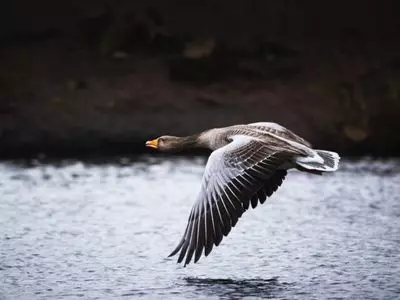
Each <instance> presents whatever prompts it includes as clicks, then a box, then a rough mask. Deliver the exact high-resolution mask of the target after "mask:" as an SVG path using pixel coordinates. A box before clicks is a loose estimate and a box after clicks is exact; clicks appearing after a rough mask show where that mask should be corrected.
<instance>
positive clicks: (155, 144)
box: [146, 139, 158, 149]
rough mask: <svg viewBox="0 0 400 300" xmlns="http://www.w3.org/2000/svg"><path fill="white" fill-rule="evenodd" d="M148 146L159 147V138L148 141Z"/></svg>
mask: <svg viewBox="0 0 400 300" xmlns="http://www.w3.org/2000/svg"><path fill="white" fill-rule="evenodd" d="M146 147H149V148H154V149H157V148H158V139H154V140H151V141H147V142H146Z"/></svg>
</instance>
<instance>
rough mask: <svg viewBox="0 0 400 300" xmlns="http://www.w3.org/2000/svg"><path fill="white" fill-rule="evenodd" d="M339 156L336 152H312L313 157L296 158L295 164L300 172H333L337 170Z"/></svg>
mask: <svg viewBox="0 0 400 300" xmlns="http://www.w3.org/2000/svg"><path fill="white" fill-rule="evenodd" d="M339 160H340V156H339V154H337V153H336V152H332V151H326V150H314V156H306V157H304V156H303V157H300V156H299V157H297V158H296V159H295V162H296V164H297V166H298V167H299V169H300V170H303V171H311V173H312V171H317V173H320V172H334V171H336V170H337V169H338V168H339Z"/></svg>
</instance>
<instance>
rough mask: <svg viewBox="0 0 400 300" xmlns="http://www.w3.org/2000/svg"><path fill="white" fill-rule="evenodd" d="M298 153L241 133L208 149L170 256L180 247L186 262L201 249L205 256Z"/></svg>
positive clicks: (267, 192)
mask: <svg viewBox="0 0 400 300" xmlns="http://www.w3.org/2000/svg"><path fill="white" fill-rule="evenodd" d="M298 154H299V153H297V152H293V150H292V149H290V150H285V149H282V148H281V149H280V150H278V149H277V148H272V149H271V147H268V144H266V143H263V141H262V140H258V139H256V138H253V137H249V136H245V135H236V136H233V137H232V141H231V142H230V143H229V144H227V145H226V146H224V147H222V148H219V149H217V150H215V151H214V152H212V153H211V155H210V157H209V159H208V162H207V165H206V168H205V172H204V176H203V180H202V186H201V191H200V193H199V195H198V198H197V201H196V202H195V204H194V206H193V207H192V210H191V212H190V215H189V220H188V223H187V226H186V230H185V233H184V235H183V237H182V239H181V241H180V242H179V244H178V246H177V247H176V248H175V250H174V251H173V252H172V253H171V254H170V256H172V255H175V254H177V253H178V252H179V251H180V253H179V257H178V262H179V263H180V262H182V261H183V259H184V258H185V256H186V259H185V265H186V264H188V263H189V262H190V261H191V259H192V257H193V254H194V255H195V257H194V262H197V261H198V260H199V258H200V257H201V254H202V252H203V250H204V255H205V256H207V255H208V254H209V253H210V252H211V250H212V248H213V246H214V245H216V246H218V245H219V243H220V242H221V240H222V238H223V236H227V235H228V234H229V232H230V230H231V228H232V227H234V226H235V225H236V222H237V221H238V219H239V218H240V217H241V216H242V214H243V212H244V211H246V210H247V209H248V207H249V204H250V202H251V203H252V206H253V207H255V204H256V202H257V201H258V200H259V201H260V202H261V203H263V202H264V201H265V198H266V197H267V196H270V195H271V194H272V193H273V192H274V191H275V190H276V189H277V188H278V186H279V185H280V184H281V183H282V180H283V179H284V177H285V175H286V171H284V170H278V168H279V166H281V165H282V164H283V163H284V162H285V161H286V160H287V159H289V158H290V157H292V156H293V155H298ZM251 199H253V200H251ZM254 199H256V200H254ZM253 202H255V204H254V203H253Z"/></svg>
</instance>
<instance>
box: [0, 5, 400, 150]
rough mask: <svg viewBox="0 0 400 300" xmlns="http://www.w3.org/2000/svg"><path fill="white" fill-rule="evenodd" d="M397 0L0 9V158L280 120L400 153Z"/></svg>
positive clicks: (330, 140)
mask: <svg viewBox="0 0 400 300" xmlns="http://www.w3.org/2000/svg"><path fill="white" fill-rule="evenodd" d="M399 8H400V2H398V1H351V2H350V1H262V0H260V1H198V2H195V1H84V0H80V1H76V0H69V1H51V0H42V1H30V0H17V1H9V3H8V4H4V3H3V4H0V156H1V157H2V158H8V157H26V156H36V155H38V154H45V155H48V156H61V157H65V156H87V155H89V156H90V155H98V154H100V155H105V154H112V155H114V154H127V153H140V152H144V151H147V149H145V147H144V141H145V140H146V139H149V138H153V137H155V136H159V135H162V134H173V135H183V134H192V133H195V132H197V131H201V130H204V129H208V128H211V127H216V126H226V125H232V124H238V123H246V122H256V121H274V122H278V123H280V124H282V125H284V126H286V127H288V128H290V129H292V130H293V131H294V132H296V133H298V134H299V135H302V136H304V137H305V138H306V139H308V140H310V141H311V142H312V143H313V144H314V146H315V147H316V148H325V149H330V150H336V151H339V152H340V153H341V154H342V155H376V156H393V155H399V154H400V134H399V132H400V116H399V112H400V44H399V42H400V39H399V37H400V34H399V33H400V18H399V11H400V10H399Z"/></svg>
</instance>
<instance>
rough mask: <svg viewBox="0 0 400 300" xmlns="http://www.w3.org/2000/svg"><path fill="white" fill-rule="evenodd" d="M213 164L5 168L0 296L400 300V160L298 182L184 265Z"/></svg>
mask: <svg viewBox="0 0 400 300" xmlns="http://www.w3.org/2000/svg"><path fill="white" fill-rule="evenodd" d="M203 167H204V160H203V159H201V158H199V159H183V158H177V159H170V158H168V159H165V158H164V159H163V158H151V157H148V158H142V159H139V160H138V161H134V162H132V161H127V160H126V161H125V160H124V161H123V163H122V164H119V163H107V164H103V165H93V164H92V165H91V164H84V163H80V162H71V163H64V164H61V165H59V166H57V165H49V164H47V165H37V166H33V167H26V166H25V167H23V166H16V165H12V164H4V163H3V164H0V195H1V201H0V299H77V298H83V299H130V298H131V299H136V298H143V299H242V298H244V299H259V298H271V299H400V163H399V161H396V160H391V161H386V162H377V161H370V160H363V161H359V162H353V163H350V162H344V163H343V164H342V168H341V170H340V171H339V172H337V173H335V174H328V175H326V176H323V177H320V176H315V175H314V176H312V175H311V176H310V175H307V174H301V173H298V172H292V173H290V174H289V176H288V177H287V179H286V181H285V184H284V185H283V186H282V188H281V189H280V190H279V191H278V192H277V193H276V194H275V195H274V196H273V198H271V199H270V200H269V201H268V202H267V203H266V204H264V205H262V206H261V207H258V208H257V209H256V210H251V211H248V212H246V214H245V215H244V216H243V218H242V219H241V220H240V221H239V222H238V224H237V226H236V228H234V229H233V231H232V232H231V234H230V235H229V236H228V238H226V239H225V240H224V241H223V243H222V244H221V246H220V247H218V248H214V250H213V252H212V253H211V255H210V256H209V257H207V258H206V259H204V258H202V259H201V260H200V262H199V263H198V264H196V265H192V264H191V265H189V266H188V267H186V268H183V267H182V266H181V265H177V264H176V263H175V258H173V259H167V258H166V256H167V255H168V254H169V252H170V251H171V250H172V249H173V247H174V246H175V244H176V243H177V242H178V241H179V239H180V237H181V234H182V233H183V230H184V226H185V225H186V220H187V217H188V212H189V210H190V207H191V205H192V203H193V201H194V199H195V198H196V193H197V191H198V189H199V185H200V179H201V176H202V172H203Z"/></svg>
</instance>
